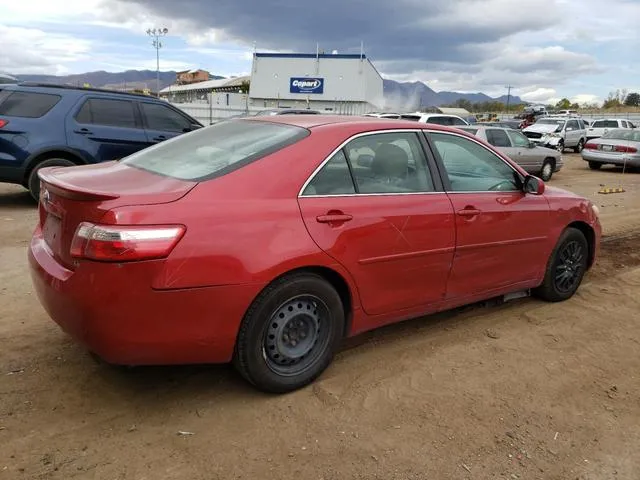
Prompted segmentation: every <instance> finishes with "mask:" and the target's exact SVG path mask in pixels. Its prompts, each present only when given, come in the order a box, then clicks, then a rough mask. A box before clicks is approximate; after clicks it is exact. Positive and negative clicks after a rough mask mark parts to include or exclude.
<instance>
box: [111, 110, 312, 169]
mask: <svg viewBox="0 0 640 480" xmlns="http://www.w3.org/2000/svg"><path fill="white" fill-rule="evenodd" d="M308 135H309V131H308V130H307V129H305V128H301V127H295V126H292V125H284V124H277V123H270V122H259V121H251V120H227V121H221V122H218V123H215V124H213V125H211V126H209V127H206V128H201V129H199V130H195V131H193V132H190V133H187V134H184V135H178V136H177V137H174V138H172V139H171V140H166V141H164V142H161V143H158V144H156V145H154V146H153V147H149V148H146V149H144V150H140V151H139V152H137V153H134V154H133V155H130V156H128V157H126V158H125V159H123V160H121V162H122V163H123V164H125V165H129V166H131V167H135V168H139V169H141V170H146V171H149V172H152V173H156V174H158V175H163V176H167V177H172V178H177V179H180V180H187V181H204V180H208V179H211V178H214V177H219V176H221V175H224V174H226V173H229V172H231V171H233V170H236V169H238V168H241V167H243V166H244V165H247V164H248V163H251V162H253V161H256V160H259V159H260V158H262V157H265V156H267V155H269V154H271V153H274V152H276V151H278V150H281V149H282V148H285V147H287V146H289V145H292V144H294V143H296V142H298V141H300V140H302V139H303V138H305V137H307V136H308Z"/></svg>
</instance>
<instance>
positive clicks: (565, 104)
mask: <svg viewBox="0 0 640 480" xmlns="http://www.w3.org/2000/svg"><path fill="white" fill-rule="evenodd" d="M556 108H557V109H558V110H569V109H570V108H571V100H569V99H568V98H563V99H562V100H560V101H559V102H558V103H556Z"/></svg>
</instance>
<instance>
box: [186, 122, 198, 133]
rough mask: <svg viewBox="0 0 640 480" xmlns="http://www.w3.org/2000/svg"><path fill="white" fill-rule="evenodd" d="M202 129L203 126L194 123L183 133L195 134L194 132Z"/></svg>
mask: <svg viewBox="0 0 640 480" xmlns="http://www.w3.org/2000/svg"><path fill="white" fill-rule="evenodd" d="M200 128H202V125H198V124H197V123H192V124H191V125H189V126H188V127H187V128H185V129H184V130H183V132H185V133H186V132H193V131H194V130H198V129H200Z"/></svg>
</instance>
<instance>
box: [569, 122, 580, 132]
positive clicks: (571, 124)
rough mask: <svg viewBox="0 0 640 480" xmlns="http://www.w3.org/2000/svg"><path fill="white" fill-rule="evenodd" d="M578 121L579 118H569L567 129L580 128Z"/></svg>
mask: <svg viewBox="0 0 640 480" xmlns="http://www.w3.org/2000/svg"><path fill="white" fill-rule="evenodd" d="M578 128H579V127H578V121H577V120H569V121H568V122H567V130H578Z"/></svg>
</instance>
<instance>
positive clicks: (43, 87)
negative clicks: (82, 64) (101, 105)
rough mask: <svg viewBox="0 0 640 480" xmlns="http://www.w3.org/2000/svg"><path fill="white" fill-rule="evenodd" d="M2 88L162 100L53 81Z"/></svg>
mask: <svg viewBox="0 0 640 480" xmlns="http://www.w3.org/2000/svg"><path fill="white" fill-rule="evenodd" d="M2 88H3V89H4V90H15V91H25V90H32V91H34V92H46V91H47V90H51V93H57V94H59V93H62V92H76V93H85V92H93V93H103V94H107V95H122V96H127V97H136V98H144V99H146V100H151V101H162V100H159V99H158V98H156V97H152V96H151V95H144V94H142V93H131V92H119V91H117V90H108V89H106V88H94V87H76V86H73V85H58V84H54V83H39V82H20V83H13V84H6V85H3V86H2Z"/></svg>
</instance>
